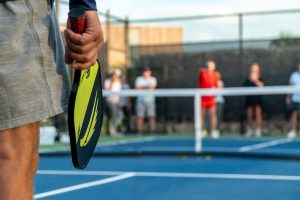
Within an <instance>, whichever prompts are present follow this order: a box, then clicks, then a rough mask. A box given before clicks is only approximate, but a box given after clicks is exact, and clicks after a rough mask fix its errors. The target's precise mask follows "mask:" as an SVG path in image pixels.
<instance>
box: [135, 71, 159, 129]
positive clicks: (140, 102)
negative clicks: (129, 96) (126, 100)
mask: <svg viewBox="0 0 300 200" xmlns="http://www.w3.org/2000/svg"><path fill="white" fill-rule="evenodd" d="M156 87H157V80H156V78H155V77H153V76H152V71H151V69H150V68H149V67H145V68H144V70H143V74H142V76H139V77H138V78H137V79H136V81H135V88H136V89H137V90H154V89H155V88H156ZM155 107H156V106H155V97H153V96H139V97H137V102H136V112H137V130H138V132H140V133H142V132H143V131H144V118H145V117H147V118H148V120H149V127H150V132H155V129H156V121H155V120H156V119H155V117H156V111H155V109H156V108H155Z"/></svg>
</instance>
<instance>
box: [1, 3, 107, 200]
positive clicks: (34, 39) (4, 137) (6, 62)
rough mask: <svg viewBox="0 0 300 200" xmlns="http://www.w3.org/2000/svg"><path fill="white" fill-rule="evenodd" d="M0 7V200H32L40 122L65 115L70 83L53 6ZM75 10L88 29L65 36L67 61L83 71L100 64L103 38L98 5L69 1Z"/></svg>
mask: <svg viewBox="0 0 300 200" xmlns="http://www.w3.org/2000/svg"><path fill="white" fill-rule="evenodd" d="M0 2H1V3H0V46H1V47H2V51H0V163H1V165H0V199H5V200H16V199H17V200H29V199H32V193H33V189H32V188H33V180H34V176H35V173H36V170H37V164H38V130H39V121H41V120H42V119H45V118H47V117H51V116H54V115H56V114H59V113H61V112H63V111H66V110H67V107H68V101H69V93H70V82H69V78H68V70H67V67H66V65H65V64H64V52H63V51H64V50H63V43H62V40H61V38H60V31H59V26H58V23H57V19H56V16H55V11H54V10H53V9H52V2H51V1H47V0H14V1H7V0H4V1H3V0H1V1H0ZM75 7H80V8H82V9H84V10H85V11H86V13H85V17H86V26H85V30H84V32H83V33H82V34H75V33H74V32H73V31H71V30H66V31H65V37H66V42H67V43H66V45H67V46H66V54H65V61H66V63H67V64H70V65H71V66H72V67H74V68H76V69H85V68H89V67H90V66H91V65H93V64H94V63H95V62H96V57H97V52H98V50H99V48H100V47H101V46H102V44H103V36H102V30H101V26H100V22H99V19H98V15H97V12H96V2H95V0H70V9H73V8H75ZM74 61H76V62H74Z"/></svg>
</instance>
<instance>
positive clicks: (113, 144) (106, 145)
mask: <svg viewBox="0 0 300 200" xmlns="http://www.w3.org/2000/svg"><path fill="white" fill-rule="evenodd" d="M154 140H156V138H155V137H154V136H149V137H143V138H136V139H121V140H118V141H112V142H105V143H100V144H98V145H97V147H109V146H116V145H120V144H134V143H140V142H151V141H154ZM67 150H70V147H69V146H68V147H58V148H54V149H52V148H47V149H40V150H39V153H54V152H58V151H67Z"/></svg>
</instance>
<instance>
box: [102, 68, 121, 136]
mask: <svg viewBox="0 0 300 200" xmlns="http://www.w3.org/2000/svg"><path fill="white" fill-rule="evenodd" d="M120 74H121V73H120V71H119V70H114V71H113V72H112V75H111V78H109V79H107V80H105V82H104V88H105V89H106V90H109V91H111V92H120V91H121V90H122V84H121V81H120V78H119V76H120ZM106 103H107V106H108V108H109V112H110V116H111V126H110V127H109V132H110V134H111V135H112V136H116V135H118V134H119V133H118V131H117V128H118V125H119V124H120V122H121V120H122V112H121V109H120V96H118V95H113V96H108V97H106Z"/></svg>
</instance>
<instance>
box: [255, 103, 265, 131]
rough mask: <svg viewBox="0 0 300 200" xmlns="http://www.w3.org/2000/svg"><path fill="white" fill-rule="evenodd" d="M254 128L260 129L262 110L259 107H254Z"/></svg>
mask: <svg viewBox="0 0 300 200" xmlns="http://www.w3.org/2000/svg"><path fill="white" fill-rule="evenodd" d="M255 118H256V128H259V129H260V128H261V127H262V121H263V119H262V109H261V107H260V106H255Z"/></svg>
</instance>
